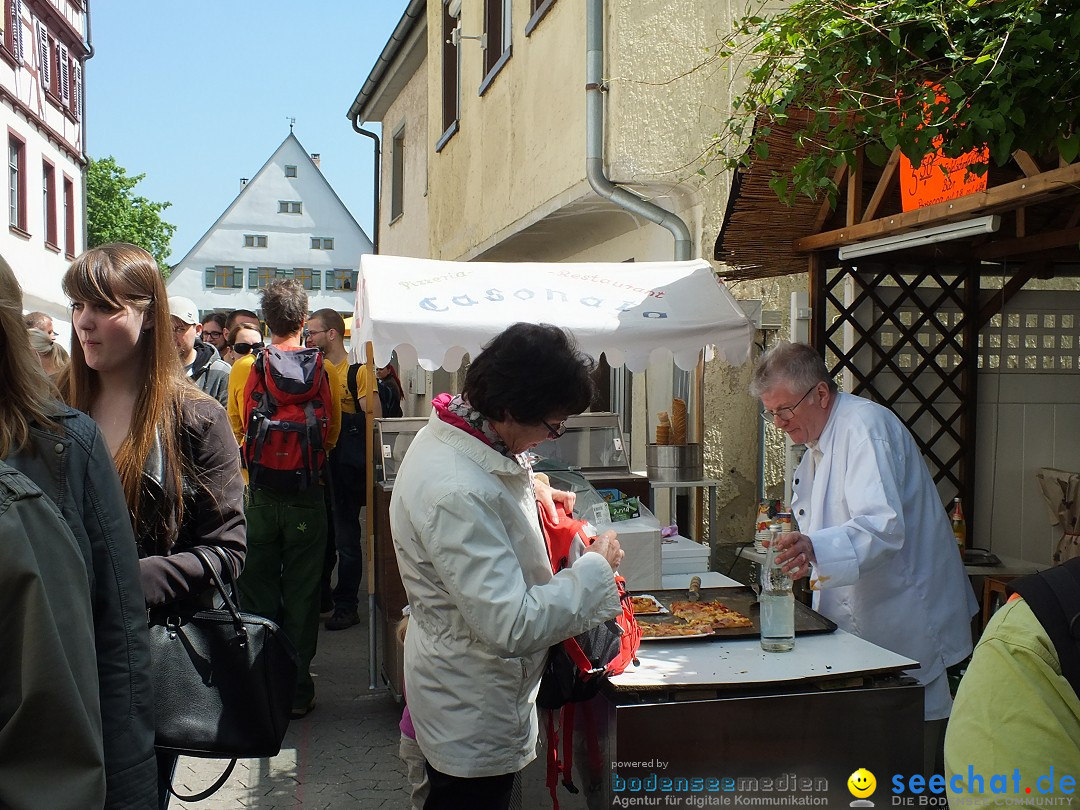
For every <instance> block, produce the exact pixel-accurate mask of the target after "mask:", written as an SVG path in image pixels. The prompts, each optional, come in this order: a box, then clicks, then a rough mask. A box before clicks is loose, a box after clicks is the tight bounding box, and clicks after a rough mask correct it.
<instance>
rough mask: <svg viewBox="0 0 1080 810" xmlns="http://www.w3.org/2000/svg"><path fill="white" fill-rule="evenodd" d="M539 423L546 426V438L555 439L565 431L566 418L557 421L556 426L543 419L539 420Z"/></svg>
mask: <svg viewBox="0 0 1080 810" xmlns="http://www.w3.org/2000/svg"><path fill="white" fill-rule="evenodd" d="M540 424H541V425H543V426H544V427H546V428H547V432H548V438H549V439H557V438H559V437H560V436H562V435H563V434H564V433H566V420H565V419H563V420H562V421H561V422H559V426H558V427H552V426H551V425H549V424H548V423H547V422H545V421H544V420H543V419H541V420H540Z"/></svg>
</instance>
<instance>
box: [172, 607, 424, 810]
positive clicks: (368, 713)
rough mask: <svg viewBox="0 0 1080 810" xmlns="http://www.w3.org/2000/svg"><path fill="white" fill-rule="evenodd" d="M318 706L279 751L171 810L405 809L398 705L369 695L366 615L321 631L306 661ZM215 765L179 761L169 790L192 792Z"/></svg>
mask: <svg viewBox="0 0 1080 810" xmlns="http://www.w3.org/2000/svg"><path fill="white" fill-rule="evenodd" d="M311 669H312V675H313V677H314V678H315V690H316V698H317V703H316V706H315V709H314V711H312V712H311V714H309V715H308V716H307V717H305V718H303V719H302V720H293V721H292V723H291V724H290V725H289V733H288V735H287V736H286V737H285V744H284V745H283V746H282V749H281V753H279V754H278V755H277V756H276V757H273V758H272V759H246V760H240V761H239V762H238V763H237V764H236V770H234V771H233V773H232V775H231V776H230V777H229V781H228V782H226V783H225V785H224V787H222V788H221V790H219V791H218V792H217V793H215V794H214V795H213V796H211V797H210V798H209V799H206V800H204V801H202V802H191V803H186V802H181V801H179V800H177V799H173V801H172V803H171V804H170V805H169V807H170V810H173V808H178V809H180V810H182V809H183V808H191V810H219V808H220V810H226V808H228V810H234V809H235V808H259V810H282V809H283V808H295V807H303V808H335V810H336V808H358V807H359V808H373V809H374V808H388V809H389V808H393V810H397V809H398V808H401V810H406V809H407V808H408V807H409V798H408V796H409V794H408V788H407V780H406V778H405V766H404V765H403V764H402V763H401V760H400V759H398V755H397V749H398V740H399V739H400V733H399V731H398V721H399V720H400V719H401V706H400V705H399V704H398V703H397V702H396V701H395V700H394V699H393V698H392V697H391V696H390V694H389V692H387V691H386V690H385V689H379V690H377V691H375V692H371V691H369V690H368V644H367V612H366V606H365V609H364V610H363V611H362V612H361V622H360V624H358V625H356V626H354V627H350V628H349V629H348V630H339V631H336V632H330V631H327V630H326V629H320V632H319V651H318V654H317V655H316V656H315V660H314V662H313V663H312V668H311ZM224 764H225V763H223V762H222V761H220V760H203V759H194V758H191V757H181V759H180V762H179V764H178V765H177V768H176V777H175V779H174V785H175V786H176V789H177V792H179V793H184V794H189V795H190V794H192V793H195V792H197V791H199V790H202V789H203V788H205V787H206V786H208V785H210V784H211V783H212V782H213V781H214V779H215V777H216V776H217V775H219V774H220V773H221V771H222V770H223V766H224Z"/></svg>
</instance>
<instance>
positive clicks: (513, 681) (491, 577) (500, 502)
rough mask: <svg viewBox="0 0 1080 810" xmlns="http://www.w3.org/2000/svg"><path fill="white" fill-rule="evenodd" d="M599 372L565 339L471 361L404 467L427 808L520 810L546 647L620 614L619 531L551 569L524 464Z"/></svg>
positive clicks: (398, 546)
mask: <svg viewBox="0 0 1080 810" xmlns="http://www.w3.org/2000/svg"><path fill="white" fill-rule="evenodd" d="M593 369H594V363H593V361H592V359H591V358H589V357H587V356H586V355H584V354H582V353H581V352H580V351H578V348H577V345H576V344H575V342H574V340H573V337H572V336H571V335H570V334H569V333H568V332H566V331H564V330H562V329H559V328H557V327H555V326H550V325H544V324H528V323H518V324H514V325H513V326H511V327H509V328H508V329H506V330H505V331H503V332H502V333H501V334H499V335H498V336H496V337H495V338H494V339H492V340H491V342H490V343H488V344H487V345H486V346H485V347H484V349H483V351H482V352H480V353H479V354H478V355H477V356H476V357H475V358H473V361H472V363H471V364H470V365H469V369H468V371H467V372H466V375H465V386H464V389H463V391H462V393H461V394H460V395H458V396H453V397H452V396H450V395H449V394H442V395H440V396H438V397H436V399H435V401H434V403H433V405H434V410H433V411H432V414H431V416H430V418H429V420H428V423H427V425H426V426H425V427H424V428H423V429H421V430H420V432H419V433H417V435H416V438H415V439H414V440H413V442H412V444H411V445H410V446H409V449H408V451H407V452H406V453H405V457H404V459H403V460H402V462H401V466H400V468H399V470H398V474H397V477H396V479H395V482H394V490H393V495H392V497H391V501H390V527H391V534H392V536H393V538H394V548H395V551H396V554H397V562H398V567H399V569H400V572H401V580H402V582H403V583H404V585H405V591H406V593H407V595H408V601H409V604H410V605H411V606H412V621H411V624H410V626H409V632H408V633H407V634H406V636H405V681H406V683H407V684H408V690H409V707H410V713H411V716H412V721H413V727H414V731H415V733H416V741H417V743H419V745H420V748H421V750H422V751H423V753H424V756H425V758H426V759H427V765H426V769H427V775H428V779H429V781H430V793H429V795H428V798H427V801H426V803H425V805H424V806H425V807H426V808H429V809H431V808H434V809H435V810H438V809H439V808H456V807H469V808H484V809H485V810H495V809H496V808H499V809H500V810H501V808H506V807H508V806H509V803H510V796H511V792H512V787H513V783H514V776H515V774H516V773H517V772H518V771H520V770H521V769H522V768H524V767H525V766H526V765H527V764H528V763H529V762H530V761H532V760H533V759H534V758H535V757H536V740H537V730H538V728H537V726H538V724H537V713H536V693H537V689H538V686H539V683H540V676H541V674H542V673H543V670H544V665H545V662H546V659H547V654H548V648H549V647H550V646H551V645H552V644H555V643H557V642H560V641H562V640H564V639H567V638H570V637H572V636H575V635H578V634H579V633H582V632H584V631H586V630H588V629H590V628H592V627H595V626H597V625H600V624H602V623H603V622H605V621H606V620H608V619H611V618H613V617H614V616H616V615H617V614H618V612H619V598H618V593H617V591H616V588H615V583H614V579H613V577H612V571H614V570H615V569H617V568H618V566H619V563H620V561H621V560H622V557H623V552H622V550H621V548H620V547H619V541H618V539H617V538H616V536H615V533H614V532H611V531H608V532H604V533H603V534H602V535H600V537H599V538H598V539H597V540H596V541H595V542H594V543H593V544H592V545H591V546H590V547H589V550H588V551H587V552H585V553H584V554H582V555H581V557H580V558H579V559H578V560H577V561H575V562H574V564H573V565H571V566H569V567H568V568H566V569H565V570H562V571H560V572H559V573H558V574H554V575H553V574H552V573H551V563H550V561H549V559H548V554H547V549H546V547H545V544H544V538H543V534H542V533H541V529H540V522H539V518H538V514H537V500H538V495H539V496H540V497H543V494H542V493H540V492H539V491H538V488H537V487H536V486H535V484H534V481H533V477H532V475H531V470H530V468H529V462H528V458H527V455H526V451H527V450H529V449H531V448H533V447H535V446H536V445H538V444H540V443H541V442H543V441H545V440H546V439H549V438H552V437H554V436H558V435H560V434H561V433H562V431H563V423H564V422H565V420H566V418H567V417H568V416H570V415H571V414H576V413H579V412H581V411H583V410H585V409H586V408H588V407H589V404H590V402H591V401H592V396H593V381H592V374H593ZM559 497H560V498H564V496H562V495H559Z"/></svg>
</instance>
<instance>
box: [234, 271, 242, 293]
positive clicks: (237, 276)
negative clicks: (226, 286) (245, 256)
mask: <svg viewBox="0 0 1080 810" xmlns="http://www.w3.org/2000/svg"><path fill="white" fill-rule="evenodd" d="M232 285H233V287H235V288H236V289H238V290H242V289H243V288H244V268H242V267H234V268H233V276H232Z"/></svg>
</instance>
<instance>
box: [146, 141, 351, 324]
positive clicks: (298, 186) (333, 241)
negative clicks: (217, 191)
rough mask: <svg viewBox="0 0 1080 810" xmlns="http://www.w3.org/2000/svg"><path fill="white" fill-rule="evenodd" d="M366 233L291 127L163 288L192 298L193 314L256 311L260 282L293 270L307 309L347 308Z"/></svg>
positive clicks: (287, 275)
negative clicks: (196, 311)
mask: <svg viewBox="0 0 1080 810" xmlns="http://www.w3.org/2000/svg"><path fill="white" fill-rule="evenodd" d="M371 250H372V246H371V240H370V239H369V238H368V236H367V234H366V233H364V230H363V229H362V228H361V227H360V225H359V224H358V223H357V222H356V220H355V219H354V218H353V216H352V214H351V213H349V210H348V209H347V208H346V207H345V204H344V203H343V202H342V201H341V199H340V198H339V197H338V195H337V194H336V193H335V191H334V189H333V188H332V187H331V186H330V183H329V182H328V181H327V180H326V178H325V177H324V176H323V174H322V172H321V171H320V170H319V156H318V155H309V154H308V152H307V151H306V150H305V149H304V147H303V146H302V145H301V144H300V141H299V140H297V138H296V136H295V135H294V134H293V133H292V132H290V133H289V136H288V137H287V138H286V139H285V140H284V141H283V142H282V144H281V145H280V146H279V147H278V148H277V150H276V151H275V152H274V154H273V155H272V156H271V157H270V159H269V160H268V161H267V162H266V163H265V164H264V165H263V167H262V168H261V169H259V171H258V172H257V173H256V174H255V176H254V177H253V178H252V179H251V180H250V181H248V182H247V183H246V184H244V186H243V187H242V188H241V190H240V193H239V194H238V195H237V197H236V199H235V200H233V202H232V203H231V204H230V205H229V207H228V208H227V209H225V212H224V213H223V214H222V215H221V216H220V217H218V220H217V222H215V223H214V224H213V225H212V226H211V227H210V229H209V230H208V231H207V232H206V233H205V234H204V235H203V237H202V238H201V239H200V240H199V241H198V242H197V243H196V244H195V247H193V248H192V249H191V250H190V251H189V252H188V254H187V255H186V256H185V257H184V258H183V259H181V260H180V262H179V263H178V264H177V265H176V266H175V267H174V268H173V271H172V273H171V274H170V276H169V279H168V281H167V282H166V286H167V287H168V290H169V295H183V296H186V297H188V298H190V299H191V300H192V301H194V302H195V304H196V306H198V308H199V314H200V315H201V316H203V317H205V316H206V315H207V314H208V313H209V312H213V311H217V312H229V311H232V310H234V309H250V310H252V311H254V312H259V290H260V289H262V288H263V287H265V286H266V285H267V283H268V282H270V281H272V280H273V279H275V278H294V279H297V280H299V281H301V282H302V283H303V284H304V288H305V289H306V290H308V296H309V307H310V308H311V310H312V311H314V310H317V309H322V308H324V307H329V308H332V309H335V310H337V311H338V312H341V313H342V314H343V315H346V316H347V315H351V314H352V310H353V301H354V297H355V292H354V291H355V289H356V276H357V269H358V268H359V266H360V256H361V255H362V254H364V253H370V252H371Z"/></svg>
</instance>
